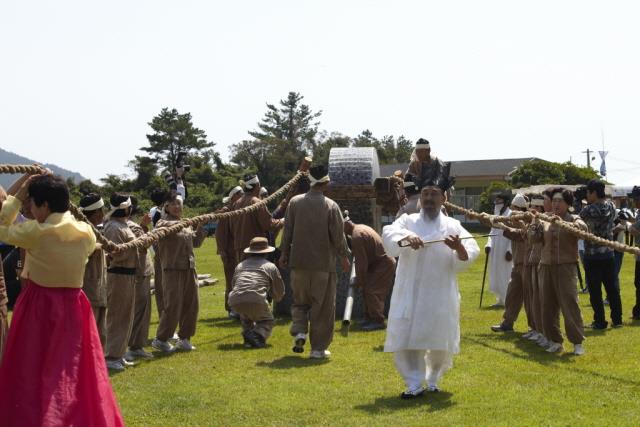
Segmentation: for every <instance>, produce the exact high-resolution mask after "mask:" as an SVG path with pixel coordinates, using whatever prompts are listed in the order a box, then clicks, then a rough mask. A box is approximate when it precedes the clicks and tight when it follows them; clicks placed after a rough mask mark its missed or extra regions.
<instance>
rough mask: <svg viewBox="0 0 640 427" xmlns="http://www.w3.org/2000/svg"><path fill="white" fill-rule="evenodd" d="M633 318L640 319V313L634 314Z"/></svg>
mask: <svg viewBox="0 0 640 427" xmlns="http://www.w3.org/2000/svg"><path fill="white" fill-rule="evenodd" d="M631 318H632V319H633V320H640V315H637V314H634V315H633V316H631Z"/></svg>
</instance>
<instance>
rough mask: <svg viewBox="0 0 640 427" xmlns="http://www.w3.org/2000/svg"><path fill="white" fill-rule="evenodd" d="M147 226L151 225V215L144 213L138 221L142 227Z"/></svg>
mask: <svg viewBox="0 0 640 427" xmlns="http://www.w3.org/2000/svg"><path fill="white" fill-rule="evenodd" d="M149 224H151V215H150V214H148V213H146V214H144V215H143V217H142V219H141V220H140V225H141V226H142V227H147V226H148V225H149Z"/></svg>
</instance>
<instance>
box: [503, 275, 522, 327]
mask: <svg viewBox="0 0 640 427" xmlns="http://www.w3.org/2000/svg"><path fill="white" fill-rule="evenodd" d="M523 300H524V295H523V289H522V265H514V266H513V268H512V269H511V280H509V284H508V285H507V296H506V297H505V299H504V315H503V318H504V322H503V323H504V324H505V325H509V326H513V324H514V323H515V322H516V320H517V319H518V315H519V314H520V310H521V309H522V304H523Z"/></svg>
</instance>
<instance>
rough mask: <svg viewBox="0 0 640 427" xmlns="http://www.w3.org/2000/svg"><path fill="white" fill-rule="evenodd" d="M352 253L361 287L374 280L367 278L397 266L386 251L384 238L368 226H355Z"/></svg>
mask: <svg viewBox="0 0 640 427" xmlns="http://www.w3.org/2000/svg"><path fill="white" fill-rule="evenodd" d="M351 252H352V253H353V259H354V261H355V265H356V280H357V281H358V284H359V285H361V286H362V285H365V284H366V283H367V281H368V280H372V279H374V278H372V277H369V278H368V277H367V276H371V275H372V274H373V275H375V273H376V272H377V271H381V270H382V271H383V270H385V269H393V268H394V266H395V260H394V259H393V258H391V257H389V256H387V254H386V252H385V251H384V246H383V245H382V238H380V236H379V235H378V233H376V231H375V230H374V229H373V228H371V227H369V226H368V225H364V224H354V226H353V232H352V233H351Z"/></svg>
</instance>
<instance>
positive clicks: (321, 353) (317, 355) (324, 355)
mask: <svg viewBox="0 0 640 427" xmlns="http://www.w3.org/2000/svg"><path fill="white" fill-rule="evenodd" d="M329 357H331V352H330V351H329V350H311V353H309V358H310V359H328V358H329Z"/></svg>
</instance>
